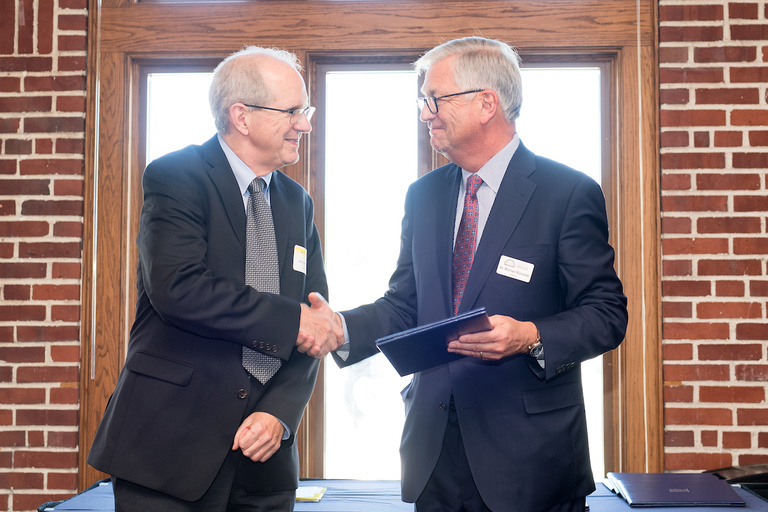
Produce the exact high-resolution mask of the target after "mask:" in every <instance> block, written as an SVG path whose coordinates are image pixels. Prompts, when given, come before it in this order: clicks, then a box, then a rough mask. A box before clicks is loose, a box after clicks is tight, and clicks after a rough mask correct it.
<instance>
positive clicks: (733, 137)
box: [715, 130, 744, 148]
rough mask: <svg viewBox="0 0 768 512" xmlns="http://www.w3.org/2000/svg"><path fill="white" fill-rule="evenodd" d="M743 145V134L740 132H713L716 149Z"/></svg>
mask: <svg viewBox="0 0 768 512" xmlns="http://www.w3.org/2000/svg"><path fill="white" fill-rule="evenodd" d="M742 144H744V133H743V132H740V131H726V130H718V131H716V132H715V147H716V148H734V147H740V146H741V145H742Z"/></svg>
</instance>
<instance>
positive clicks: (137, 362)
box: [125, 352, 194, 386]
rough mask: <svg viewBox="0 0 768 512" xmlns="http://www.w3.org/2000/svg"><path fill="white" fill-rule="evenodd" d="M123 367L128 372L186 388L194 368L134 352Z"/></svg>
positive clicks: (144, 353)
mask: <svg viewBox="0 0 768 512" xmlns="http://www.w3.org/2000/svg"><path fill="white" fill-rule="evenodd" d="M125 367H126V368H128V369H129V370H130V371H132V372H135V373H138V374H141V375H145V376H147V377H152V378H153V379H158V380H162V381H165V382H168V383H171V384H176V385H177V386H186V385H187V384H189V382H190V381H191V380H192V374H193V373H194V367H192V366H191V365H188V364H185V363H180V362H178V361H171V360H170V359H166V358H164V357H158V356H155V355H153V354H149V353H146V352H136V353H135V354H133V356H132V357H131V358H130V359H129V360H128V361H126V363H125Z"/></svg>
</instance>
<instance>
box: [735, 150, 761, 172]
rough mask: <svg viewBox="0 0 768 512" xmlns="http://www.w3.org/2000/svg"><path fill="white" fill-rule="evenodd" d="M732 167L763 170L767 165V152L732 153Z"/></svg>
mask: <svg viewBox="0 0 768 512" xmlns="http://www.w3.org/2000/svg"><path fill="white" fill-rule="evenodd" d="M733 167H734V168H736V169H761V170H765V168H766V167H768V153H734V155H733Z"/></svg>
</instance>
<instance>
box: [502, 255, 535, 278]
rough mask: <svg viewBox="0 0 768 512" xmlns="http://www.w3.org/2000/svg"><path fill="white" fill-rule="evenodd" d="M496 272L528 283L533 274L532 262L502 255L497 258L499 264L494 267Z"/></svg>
mask: <svg viewBox="0 0 768 512" xmlns="http://www.w3.org/2000/svg"><path fill="white" fill-rule="evenodd" d="M496 273H497V274H501V275H502V276H507V277H511V278H512V279H517V280H518V281H523V282H524V283H529V282H530V281H531V276H532V275H533V263H528V262H525V261H522V260H516V259H515V258H510V257H509V256H504V255H502V256H501V259H500V260H499V266H498V267H497V268H496Z"/></svg>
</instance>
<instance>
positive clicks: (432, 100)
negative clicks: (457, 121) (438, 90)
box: [416, 89, 485, 114]
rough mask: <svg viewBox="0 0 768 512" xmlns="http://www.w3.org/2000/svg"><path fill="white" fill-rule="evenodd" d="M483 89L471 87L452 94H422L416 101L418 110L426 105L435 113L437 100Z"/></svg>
mask: <svg viewBox="0 0 768 512" xmlns="http://www.w3.org/2000/svg"><path fill="white" fill-rule="evenodd" d="M484 90H485V89H473V90H471V91H464V92H455V93H453V94H444V95H443V96H422V97H421V98H419V99H418V100H416V101H417V102H418V104H419V110H424V105H426V106H427V108H428V109H429V111H430V112H432V113H433V114H437V111H438V108H437V100H445V98H450V97H452V96H461V95H462V94H472V93H473V92H482V91H484Z"/></svg>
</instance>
